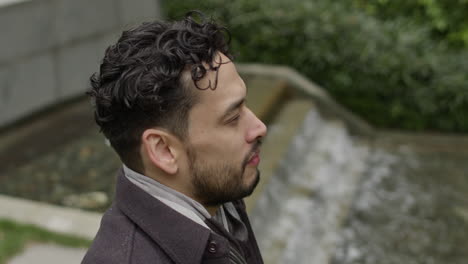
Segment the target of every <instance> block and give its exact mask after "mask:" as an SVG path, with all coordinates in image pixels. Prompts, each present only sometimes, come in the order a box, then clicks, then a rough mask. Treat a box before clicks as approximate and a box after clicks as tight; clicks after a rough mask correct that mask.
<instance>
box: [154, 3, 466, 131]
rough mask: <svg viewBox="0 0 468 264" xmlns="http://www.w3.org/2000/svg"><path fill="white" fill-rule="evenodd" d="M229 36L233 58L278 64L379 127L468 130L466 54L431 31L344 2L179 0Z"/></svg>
mask: <svg viewBox="0 0 468 264" xmlns="http://www.w3.org/2000/svg"><path fill="white" fill-rule="evenodd" d="M163 3H164V7H165V10H166V12H167V15H168V16H169V17H170V18H180V17H181V16H183V14H184V13H185V12H186V11H188V10H192V9H199V10H202V11H203V12H205V13H206V14H210V15H213V17H215V18H216V19H218V20H221V21H223V23H224V24H226V25H227V27H228V28H229V30H230V31H231V33H232V35H233V42H232V44H233V50H234V51H237V52H238V53H239V55H238V56H237V60H238V61H246V62H261V63H272V64H284V65H288V66H291V67H293V68H295V69H296V70H298V71H300V72H301V73H303V74H304V75H306V76H307V77H308V78H310V79H311V80H313V81H314V82H316V83H318V84H320V85H321V86H322V87H324V88H325V89H327V90H328V91H329V92H330V93H331V94H332V95H333V96H334V97H335V98H336V99H337V100H338V101H339V102H341V103H342V104H344V105H345V106H347V107H348V108H349V109H351V110H352V111H354V112H355V113H357V114H358V115H360V116H362V117H364V118H365V119H367V120H368V121H370V122H371V123H372V124H374V125H377V126H380V127H391V128H403V129H412V130H423V129H426V130H427V129H431V130H440V131H451V132H466V131H468V118H467V116H468V76H467V74H466V72H468V54H467V53H466V52H461V51H460V52H452V51H450V49H448V48H447V47H446V45H444V43H438V42H435V41H434V40H432V38H431V36H430V28H428V27H422V26H421V25H419V24H408V23H407V20H398V19H397V20H392V21H390V20H384V21H381V20H379V19H376V18H374V17H373V16H370V15H369V14H367V13H366V12H364V11H363V10H362V9H360V8H356V7H354V6H353V5H352V4H350V3H351V2H349V1H329V0H315V1H302V0H289V1H282V0H236V1H230V2H227V1H220V0H205V1H203V2H202V1H195V0H183V1H169V0H166V1H164V2H163Z"/></svg>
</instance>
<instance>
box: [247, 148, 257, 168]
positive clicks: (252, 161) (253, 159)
mask: <svg viewBox="0 0 468 264" xmlns="http://www.w3.org/2000/svg"><path fill="white" fill-rule="evenodd" d="M259 163H260V150H256V151H255V152H254V153H253V154H252V156H251V157H250V159H249V161H248V162H247V164H249V165H254V166H256V165H258V164H259Z"/></svg>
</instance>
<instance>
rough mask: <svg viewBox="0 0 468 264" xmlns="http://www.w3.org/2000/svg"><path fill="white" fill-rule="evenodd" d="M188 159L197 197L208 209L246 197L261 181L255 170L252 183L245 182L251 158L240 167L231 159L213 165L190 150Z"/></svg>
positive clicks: (212, 162)
mask: <svg viewBox="0 0 468 264" xmlns="http://www.w3.org/2000/svg"><path fill="white" fill-rule="evenodd" d="M258 145H259V144H256V145H255V146H257V147H258ZM188 157H189V166H190V170H191V172H192V185H193V188H194V195H195V197H196V198H197V199H198V200H199V202H201V203H202V204H203V205H205V206H217V205H221V204H224V203H227V202H232V201H235V200H240V199H242V198H244V197H247V196H249V195H251V194H252V193H253V191H254V189H255V187H257V185H258V183H259V181H260V171H259V170H258V169H257V168H256V169H255V172H254V173H255V175H254V177H255V178H254V179H253V181H252V182H249V183H246V182H244V176H245V175H244V173H245V169H246V167H247V164H248V162H249V157H246V158H245V159H244V161H243V162H241V163H240V164H235V163H234V162H232V161H229V160H223V161H215V162H214V161H211V162H210V161H207V160H201V159H200V158H198V156H197V154H196V153H195V151H194V150H193V149H191V148H189V151H188Z"/></svg>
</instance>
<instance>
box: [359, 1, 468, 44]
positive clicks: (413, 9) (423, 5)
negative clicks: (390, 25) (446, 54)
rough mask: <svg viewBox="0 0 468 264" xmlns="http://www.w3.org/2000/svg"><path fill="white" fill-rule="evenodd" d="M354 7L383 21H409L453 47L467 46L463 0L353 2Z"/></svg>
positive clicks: (466, 7)
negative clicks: (427, 29) (406, 19)
mask: <svg viewBox="0 0 468 264" xmlns="http://www.w3.org/2000/svg"><path fill="white" fill-rule="evenodd" d="M354 3H355V4H356V6H357V7H360V8H363V9H364V10H366V11H367V12H368V13H370V14H373V15H376V16H378V17H380V18H382V19H385V20H392V19H395V17H403V18H408V19H411V20H413V21H415V22H417V23H419V24H423V25H427V26H428V27H430V28H431V31H432V33H433V36H434V37H436V38H445V39H446V40H448V42H449V43H450V44H451V45H452V46H454V47H461V48H467V47H468V19H467V15H468V1H467V0H451V1H447V0H415V1H407V0H391V1H390V0H354Z"/></svg>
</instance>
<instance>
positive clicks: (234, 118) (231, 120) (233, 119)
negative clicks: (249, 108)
mask: <svg viewBox="0 0 468 264" xmlns="http://www.w3.org/2000/svg"><path fill="white" fill-rule="evenodd" d="M239 118H240V115H236V116H235V117H233V118H231V119H229V122H228V123H234V122H237V120H239Z"/></svg>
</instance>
